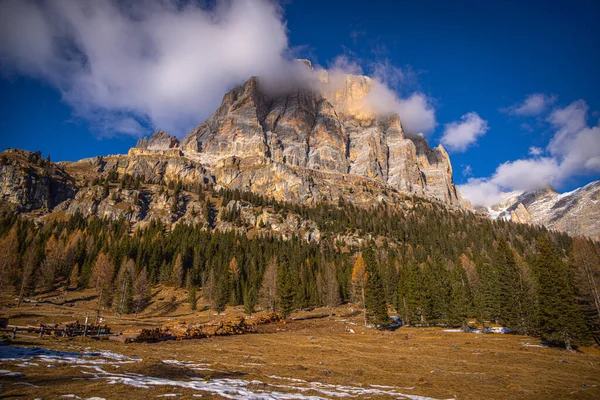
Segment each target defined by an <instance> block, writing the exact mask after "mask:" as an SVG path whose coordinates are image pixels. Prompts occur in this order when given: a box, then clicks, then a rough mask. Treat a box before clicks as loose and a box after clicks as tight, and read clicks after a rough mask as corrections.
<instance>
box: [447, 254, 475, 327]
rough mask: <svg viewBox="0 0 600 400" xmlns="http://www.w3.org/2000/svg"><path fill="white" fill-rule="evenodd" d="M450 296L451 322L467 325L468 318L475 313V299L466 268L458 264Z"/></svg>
mask: <svg viewBox="0 0 600 400" xmlns="http://www.w3.org/2000/svg"><path fill="white" fill-rule="evenodd" d="M450 282H451V284H450V286H451V298H450V307H449V308H450V318H449V320H450V323H452V324H453V325H461V326H462V327H463V328H464V327H466V322H467V318H469V317H470V316H471V315H472V313H473V301H472V295H471V289H470V287H469V281H468V279H467V274H466V272H465V270H464V269H463V268H462V267H461V266H460V265H456V266H454V268H453V269H452V273H451V278H450Z"/></svg>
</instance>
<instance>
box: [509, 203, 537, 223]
mask: <svg viewBox="0 0 600 400" xmlns="http://www.w3.org/2000/svg"><path fill="white" fill-rule="evenodd" d="M510 220H511V221H513V222H516V223H519V224H531V222H532V219H531V214H530V213H529V211H527V209H526V208H525V206H524V205H523V203H519V205H518V206H517V208H515V209H514V210H513V211H511V212H510Z"/></svg>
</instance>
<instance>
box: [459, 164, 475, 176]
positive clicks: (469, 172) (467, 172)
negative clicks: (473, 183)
mask: <svg viewBox="0 0 600 400" xmlns="http://www.w3.org/2000/svg"><path fill="white" fill-rule="evenodd" d="M462 167H463V170H462V175H463V176H471V175H473V168H471V166H470V165H463V166H462Z"/></svg>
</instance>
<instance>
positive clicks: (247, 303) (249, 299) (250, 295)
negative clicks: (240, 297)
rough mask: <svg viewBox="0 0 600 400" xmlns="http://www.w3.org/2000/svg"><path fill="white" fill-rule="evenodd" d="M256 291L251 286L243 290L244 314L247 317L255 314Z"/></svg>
mask: <svg viewBox="0 0 600 400" xmlns="http://www.w3.org/2000/svg"><path fill="white" fill-rule="evenodd" d="M256 301H257V296H256V289H255V288H254V287H252V285H248V286H247V287H246V289H245V290H244V312H245V313H246V314H248V315H252V314H254V312H255V307H256Z"/></svg>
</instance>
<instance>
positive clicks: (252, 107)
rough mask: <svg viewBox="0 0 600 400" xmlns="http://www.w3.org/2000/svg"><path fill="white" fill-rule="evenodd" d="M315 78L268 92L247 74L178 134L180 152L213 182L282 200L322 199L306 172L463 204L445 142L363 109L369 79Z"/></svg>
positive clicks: (397, 119) (322, 193) (396, 119)
mask: <svg viewBox="0 0 600 400" xmlns="http://www.w3.org/2000/svg"><path fill="white" fill-rule="evenodd" d="M306 65H307V66H308V67H310V65H309V64H306ZM320 84H321V86H320V89H315V88H311V89H307V88H301V89H294V90H291V91H289V92H288V93H285V94H281V93H279V94H276V95H270V94H269V93H267V92H266V91H265V90H263V89H262V88H261V85H260V81H259V80H258V78H251V79H249V80H248V81H247V82H246V83H245V84H243V85H240V86H238V87H236V88H234V89H233V90H231V91H230V92H229V93H227V94H226V95H225V96H224V98H223V101H222V104H221V106H220V107H219V109H218V110H217V111H216V112H215V113H214V114H213V115H212V116H211V117H209V118H208V119H207V120H206V121H205V122H203V123H202V124H200V125H199V126H198V127H196V128H194V129H193V130H192V131H191V132H190V133H189V134H188V135H187V136H186V137H185V138H184V139H183V141H182V143H181V149H182V151H183V155H184V157H188V158H191V159H194V160H197V161H198V162H200V163H201V164H202V166H203V167H205V168H206V170H207V171H210V174H212V175H213V176H214V177H215V179H216V183H217V184H222V185H225V186H227V187H232V188H240V189H244V190H250V191H255V192H257V193H262V194H265V193H269V194H270V195H272V196H274V197H276V198H278V199H281V200H283V199H287V200H289V199H297V200H298V201H317V200H319V199H322V198H323V196H325V197H326V195H325V193H326V192H328V191H330V190H329V189H327V188H315V185H313V183H312V182H311V181H310V180H306V179H308V178H307V176H309V175H311V173H310V172H309V171H323V172H327V173H336V174H343V175H348V174H349V175H358V176H362V177H365V178H368V179H371V180H374V181H376V182H378V184H382V185H383V186H384V187H389V188H390V189H392V190H398V191H400V192H404V193H409V194H417V195H420V196H426V197H430V198H435V199H437V200H439V201H442V202H444V203H446V204H448V205H452V206H457V207H460V206H464V204H465V203H464V202H463V201H462V198H461V196H460V194H459V193H458V190H457V189H456V187H455V186H454V182H453V180H452V166H451V164H450V159H449V157H448V154H447V153H446V151H445V150H444V148H443V147H441V146H440V147H438V148H435V149H432V148H430V147H429V145H428V143H427V141H426V140H425V139H424V138H423V137H422V136H415V137H412V136H411V137H408V136H406V135H405V134H404V131H403V129H402V124H401V120H400V118H401V116H398V115H387V116H381V115H376V114H375V113H374V112H373V110H371V109H370V108H369V107H368V104H367V103H366V101H365V99H366V96H368V94H369V92H370V90H371V88H372V86H373V81H372V80H371V79H370V78H368V77H366V76H357V75H344V76H330V75H329V74H327V73H326V72H323V73H322V75H321V77H320ZM334 186H335V183H334Z"/></svg>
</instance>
